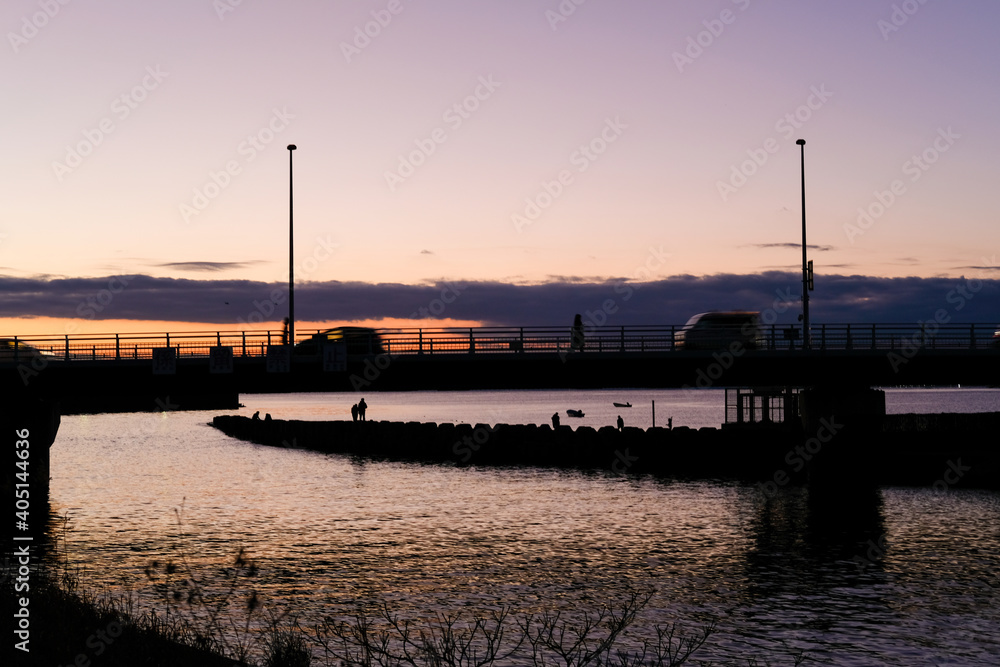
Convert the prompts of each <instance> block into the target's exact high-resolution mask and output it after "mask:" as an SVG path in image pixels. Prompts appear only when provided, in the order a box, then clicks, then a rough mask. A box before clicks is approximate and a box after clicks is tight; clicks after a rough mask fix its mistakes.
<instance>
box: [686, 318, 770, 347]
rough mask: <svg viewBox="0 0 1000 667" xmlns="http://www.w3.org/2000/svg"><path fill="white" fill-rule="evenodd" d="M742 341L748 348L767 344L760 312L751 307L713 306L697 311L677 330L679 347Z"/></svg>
mask: <svg viewBox="0 0 1000 667" xmlns="http://www.w3.org/2000/svg"><path fill="white" fill-rule="evenodd" d="M733 343H740V344H742V345H743V347H744V348H745V349H747V350H756V349H759V348H763V347H765V345H766V338H765V335H764V330H763V328H762V327H761V324H760V313H759V312H756V311H749V310H727V311H720V310H713V311H709V312H707V313H698V314H697V315H695V316H694V317H692V318H691V319H689V320H688V321H687V323H686V324H685V325H684V326H683V328H681V330H680V331H678V332H676V333H675V334H674V347H675V348H677V349H678V350H720V349H723V348H728V347H730V346H731V345H732V344H733Z"/></svg>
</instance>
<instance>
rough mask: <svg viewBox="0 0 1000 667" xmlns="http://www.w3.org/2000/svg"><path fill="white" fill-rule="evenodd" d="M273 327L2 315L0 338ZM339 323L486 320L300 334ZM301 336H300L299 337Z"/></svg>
mask: <svg viewBox="0 0 1000 667" xmlns="http://www.w3.org/2000/svg"><path fill="white" fill-rule="evenodd" d="M267 324H268V325H269V326H261V325H248V324H242V325H241V324H236V323H234V324H220V323H217V322H171V321H166V320H88V319H69V318H56V317H0V332H2V333H0V338H13V337H15V336H17V337H19V338H28V339H30V338H33V337H40V336H45V337H52V336H65V335H69V336H78V335H98V334H110V335H114V334H116V333H117V334H136V333H206V334H207V333H215V332H227V331H228V332H233V331H247V332H251V331H253V332H265V331H273V332H276V333H278V334H279V335H280V332H281V322H269V323H267ZM336 326H355V327H371V328H373V329H410V328H413V329H417V328H424V329H437V328H446V327H479V326H482V322H479V321H474V320H452V319H446V320H410V319H382V320H355V321H344V320H340V321H328V322H296V323H295V330H296V332H298V333H303V332H308V331H314V330H317V329H330V328H333V327H336ZM298 337H299V336H296V338H298Z"/></svg>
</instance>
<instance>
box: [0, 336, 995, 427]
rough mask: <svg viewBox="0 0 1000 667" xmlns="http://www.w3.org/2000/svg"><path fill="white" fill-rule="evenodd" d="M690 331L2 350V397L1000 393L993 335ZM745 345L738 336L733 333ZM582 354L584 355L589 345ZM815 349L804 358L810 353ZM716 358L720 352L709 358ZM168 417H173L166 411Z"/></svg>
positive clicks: (190, 404)
mask: <svg viewBox="0 0 1000 667" xmlns="http://www.w3.org/2000/svg"><path fill="white" fill-rule="evenodd" d="M682 329H683V326H682V325H673V326H620V327H591V328H587V329H585V330H584V335H583V337H582V341H580V340H576V339H574V336H573V333H572V332H571V329H570V327H472V328H413V329H378V330H355V331H353V332H352V333H350V334H349V335H348V339H347V340H346V341H340V343H339V344H337V342H332V343H330V344H323V345H316V341H315V340H314V339H313V336H314V335H316V334H318V333H319V331H317V330H305V331H300V332H299V334H300V335H299V336H298V337H297V338H296V341H295V343H296V345H295V346H291V345H284V344H283V343H284V341H283V339H282V332H281V331H273V330H268V331H212V332H184V333H165V332H164V333H136V334H88V335H75V336H70V335H65V336H26V337H20V336H18V337H8V338H5V339H0V344H2V345H3V347H0V383H2V384H0V387H2V388H3V391H4V392H5V393H6V394H7V395H8V396H11V395H15V394H16V393H23V392H25V391H26V390H27V391H28V392H29V393H32V394H36V393H37V394H39V395H44V396H48V397H51V398H54V399H55V400H57V401H59V402H60V404H61V405H62V410H63V413H66V412H71V411H77V410H79V411H101V410H102V409H104V410H114V409H136V410H152V409H157V408H161V409H163V408H165V406H171V407H177V406H180V407H184V408H199V407H206V408H208V407H235V405H236V401H237V397H238V395H239V394H240V393H258V392H291V391H307V392H309V391H365V390H368V391H373V390H419V389H431V390H443V389H534V388H597V387H649V388H671V387H699V388H706V387H736V386H742V387H755V386H761V387H789V386H794V387H811V386H844V385H850V386H856V387H862V386H863V387H872V386H904V385H958V384H966V385H995V384H998V378H1000V339H997V338H995V337H994V331H995V327H993V326H992V325H985V324H971V323H970V324H946V325H938V324H936V323H933V322H932V323H928V324H924V325H913V324H815V325H813V326H812V327H811V330H810V332H809V336H808V340H804V335H803V332H802V330H801V327H799V326H794V327H793V326H779V325H771V326H768V327H764V328H763V330H762V332H761V334H760V335H759V336H758V337H757V338H756V339H754V340H747V339H746V338H745V337H744V338H740V336H738V335H733V336H732V337H731V342H729V343H728V344H722V343H720V344H719V345H716V346H705V345H702V346H699V347H698V348H696V349H691V345H690V344H689V345H688V346H686V347H685V346H684V345H683V341H682V339H681V337H680V336H678V334H679V333H680V332H681V330H682ZM734 334H735V332H734ZM581 342H582V347H581V346H580V345H579V343H581ZM804 342H805V343H806V344H805V345H803V343H804ZM710 347H715V348H716V349H706V348H710ZM161 404H162V405H161Z"/></svg>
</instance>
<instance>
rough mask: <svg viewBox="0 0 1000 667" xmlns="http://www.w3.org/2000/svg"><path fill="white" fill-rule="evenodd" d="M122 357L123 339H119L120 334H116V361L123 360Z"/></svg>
mask: <svg viewBox="0 0 1000 667" xmlns="http://www.w3.org/2000/svg"><path fill="white" fill-rule="evenodd" d="M121 358H122V348H121V341H120V340H119V339H118V334H115V361H121Z"/></svg>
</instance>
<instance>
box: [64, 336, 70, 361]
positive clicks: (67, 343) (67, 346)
mask: <svg viewBox="0 0 1000 667" xmlns="http://www.w3.org/2000/svg"><path fill="white" fill-rule="evenodd" d="M65 360H66V361H69V334H66V358H65Z"/></svg>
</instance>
